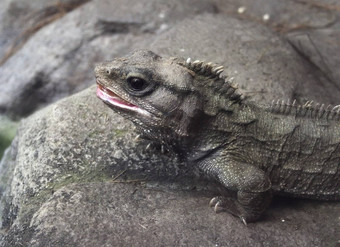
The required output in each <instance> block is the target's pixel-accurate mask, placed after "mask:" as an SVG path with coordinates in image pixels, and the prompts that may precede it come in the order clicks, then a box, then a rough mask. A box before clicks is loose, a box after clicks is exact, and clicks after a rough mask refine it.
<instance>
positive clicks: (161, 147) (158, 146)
mask: <svg viewBox="0 0 340 247" xmlns="http://www.w3.org/2000/svg"><path fill="white" fill-rule="evenodd" d="M134 140H135V141H136V142H139V141H141V140H148V141H150V139H148V138H147V137H146V136H143V135H137V136H136V137H135V138H134ZM153 148H155V149H158V150H160V151H161V153H162V154H164V153H166V152H167V149H166V147H165V145H164V144H162V143H156V142H153V141H150V142H149V143H148V144H147V145H146V146H145V151H148V150H151V149H153Z"/></svg>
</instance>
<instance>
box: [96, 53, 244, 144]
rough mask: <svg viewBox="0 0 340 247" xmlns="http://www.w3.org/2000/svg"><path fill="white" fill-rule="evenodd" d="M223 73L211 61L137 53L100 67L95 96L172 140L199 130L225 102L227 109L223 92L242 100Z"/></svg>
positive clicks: (153, 134)
mask: <svg viewBox="0 0 340 247" xmlns="http://www.w3.org/2000/svg"><path fill="white" fill-rule="evenodd" d="M222 71H223V69H222V68H221V66H220V67H218V66H215V67H214V66H213V65H212V64H211V63H208V64H205V63H203V62H200V61H195V62H193V63H192V62H191V61H190V59H189V60H183V59H178V58H168V59H165V58H162V57H160V56H158V55H156V54H155V53H153V52H151V51H137V52H134V53H133V54H131V55H130V56H127V57H123V58H117V59H115V60H113V61H112V62H106V63H102V64H99V65H97V66H96V68H95V74H96V80H97V85H98V87H97V95H98V97H99V98H100V99H101V100H103V101H104V102H105V103H106V104H108V105H109V106H110V107H111V108H112V109H114V110H115V111H117V112H119V113H120V114H122V115H123V116H125V117H126V118H128V119H130V120H131V121H132V122H134V123H135V124H136V125H137V126H138V127H140V128H141V129H142V130H143V132H144V134H146V135H147V136H149V137H150V138H152V139H157V140H161V141H163V142H166V140H167V139H168V140H171V141H174V140H176V138H174V135H176V137H178V138H183V137H186V136H190V135H192V134H195V133H194V132H195V131H199V129H200V128H201V127H202V121H205V119H206V118H207V117H211V116H213V115H216V114H217V112H218V111H219V105H220V104H221V103H223V104H224V106H223V107H225V106H227V105H228V104H226V100H221V95H222V94H224V95H228V94H229V96H232V97H234V99H239V95H238V94H236V93H235V87H233V86H231V85H230V84H229V83H227V82H226V81H225V80H224V79H225V78H222V77H220V76H219V74H220V73H221V72H222ZM213 84H214V86H212V85H213ZM222 89H223V90H222ZM222 98H223V99H224V98H226V97H222ZM227 98H228V97H227ZM227 98H226V99H227ZM229 98H230V97H229ZM228 100H229V99H228ZM228 100H227V101H228ZM233 102H237V101H236V100H234V101H233ZM178 138H177V139H178Z"/></svg>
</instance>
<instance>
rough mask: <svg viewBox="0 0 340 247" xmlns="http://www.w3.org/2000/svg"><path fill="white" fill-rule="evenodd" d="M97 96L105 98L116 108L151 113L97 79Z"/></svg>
mask: <svg viewBox="0 0 340 247" xmlns="http://www.w3.org/2000/svg"><path fill="white" fill-rule="evenodd" d="M97 96H98V97H99V98H100V99H101V100H103V101H104V102H105V103H106V104H108V105H110V106H113V107H115V108H120V109H125V110H128V111H133V112H137V113H140V114H143V115H149V114H150V113H149V112H148V111H145V110H143V109H142V108H140V107H139V106H137V105H134V104H132V103H130V102H128V101H126V100H124V99H122V98H121V97H119V96H118V95H117V94H116V93H114V92H113V91H112V90H110V89H108V88H106V87H105V86H103V85H102V84H101V83H100V82H99V81H97Z"/></svg>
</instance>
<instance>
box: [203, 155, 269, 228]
mask: <svg viewBox="0 0 340 247" xmlns="http://www.w3.org/2000/svg"><path fill="white" fill-rule="evenodd" d="M199 165H200V167H201V168H202V169H203V170H204V171H205V172H206V173H208V174H209V175H212V176H213V177H214V178H215V179H217V180H218V181H219V182H220V183H221V184H223V185H224V186H225V187H226V188H227V189H228V190H232V191H235V192H236V198H234V197H224V196H218V197H214V198H213V199H212V200H211V202H210V205H211V206H214V208H215V212H217V213H218V212H221V211H228V212H230V213H231V214H233V215H236V216H238V217H240V219H241V220H242V221H243V223H245V224H246V223H247V222H252V221H255V220H257V219H258V218H259V217H260V215H261V214H262V212H263V211H264V210H265V209H266V208H267V207H268V205H269V204H270V201H271V198H272V192H271V182H270V180H269V178H268V176H267V175H266V174H265V172H264V171H262V170H261V169H259V168H258V167H256V166H254V165H251V164H247V163H245V162H242V161H239V160H236V159H235V158H234V157H232V155H223V154H221V153H215V154H214V155H213V157H210V158H206V159H204V160H202V161H200V162H199Z"/></svg>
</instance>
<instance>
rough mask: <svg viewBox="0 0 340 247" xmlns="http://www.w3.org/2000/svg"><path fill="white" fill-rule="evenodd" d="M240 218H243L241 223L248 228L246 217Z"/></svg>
mask: <svg viewBox="0 0 340 247" xmlns="http://www.w3.org/2000/svg"><path fill="white" fill-rule="evenodd" d="M240 218H241V221H242V222H243V224H244V225H246V226H247V221H246V219H245V218H244V217H242V216H241V217H240Z"/></svg>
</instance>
